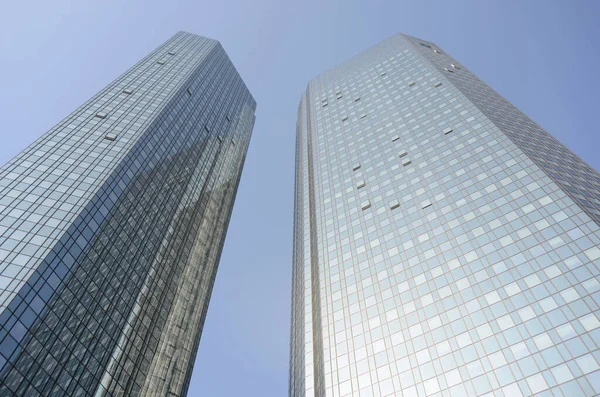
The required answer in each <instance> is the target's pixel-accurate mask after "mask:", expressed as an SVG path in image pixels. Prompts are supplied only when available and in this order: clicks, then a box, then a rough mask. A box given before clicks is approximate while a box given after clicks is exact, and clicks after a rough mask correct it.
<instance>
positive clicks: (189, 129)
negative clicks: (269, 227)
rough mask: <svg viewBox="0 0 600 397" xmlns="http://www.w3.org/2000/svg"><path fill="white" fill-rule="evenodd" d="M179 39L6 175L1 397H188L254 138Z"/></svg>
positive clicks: (206, 66) (234, 85) (218, 74)
mask: <svg viewBox="0 0 600 397" xmlns="http://www.w3.org/2000/svg"><path fill="white" fill-rule="evenodd" d="M255 108H256V103H255V101H254V99H253V98H252V96H251V95H250V93H249V91H248V89H247V88H246V86H245V84H244V82H243V81H242V79H241V78H240V76H239V74H238V73H237V71H236V69H235V67H234V66H233V64H232V63H231V61H230V60H229V58H228V56H227V54H226V53H225V51H224V50H223V47H222V46H221V44H220V43H219V42H218V41H215V40H211V39H208V38H205V37H200V36H196V35H193V34H189V33H185V32H179V33H177V34H175V35H174V36H173V37H172V38H170V39H169V40H167V41H166V42H165V43H164V44H162V45H161V46H159V47H158V48H157V49H156V50H154V51H152V52H151V53H150V54H149V55H148V56H146V57H145V58H143V59H142V60H141V61H140V62H138V63H137V64H136V65H135V66H133V67H132V68H131V69H129V70H128V71H127V72H125V73H124V74H123V75H122V76H120V77H119V78H117V79H116V80H115V81H113V82H112V83H110V84H109V85H108V86H107V87H106V88H104V89H103V90H102V91H100V92H99V93H98V94H96V95H95V96H94V97H92V98H91V99H90V100H88V101H87V102H86V103H84V104H83V105H82V106H81V107H79V108H78V109H77V110H75V111H74V112H73V113H71V114H70V115H69V116H68V117H66V118H65V119H64V120H63V121H61V122H60V123H59V124H58V125H56V126H55V127H54V128H52V129H51V130H50V131H48V132H47V133H45V134H44V135H43V136H42V137H41V138H39V139H38V140H37V141H36V142H34V143H33V144H31V145H30V146H29V147H28V148H27V149H25V150H24V151H23V152H22V153H20V154H19V155H17V156H16V157H15V158H14V159H12V160H11V161H10V162H9V163H7V164H6V165H5V166H3V167H2V168H1V169H0V259H1V261H2V264H1V265H0V396H36V395H44V396H67V395H68V396H182V395H185V394H186V392H187V388H188V385H189V381H190V375H191V371H192V366H193V364H194V358H195V355H196V351H197V348H198V343H199V340H200V334H201V331H202V326H203V323H204V318H205V315H206V310H207V306H208V302H209V298H210V294H211V290H212V286H213V282H214V279H215V274H216V271H217V266H218V262H219V257H220V254H221V249H222V246H223V242H224V239H225V233H226V230H227V225H228V223H229V218H230V215H231V210H232V206H233V202H234V199H235V195H236V190H237V186H238V183H239V179H240V175H241V171H242V166H243V163H244V160H245V156H246V151H247V148H248V144H249V140H250V135H251V132H252V128H253V125H254V119H255V117H254V111H255Z"/></svg>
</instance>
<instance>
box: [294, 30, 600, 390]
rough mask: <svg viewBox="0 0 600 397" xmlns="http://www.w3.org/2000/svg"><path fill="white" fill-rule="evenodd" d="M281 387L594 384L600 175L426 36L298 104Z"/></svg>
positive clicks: (369, 60)
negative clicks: (287, 339) (288, 319)
mask: <svg viewBox="0 0 600 397" xmlns="http://www.w3.org/2000/svg"><path fill="white" fill-rule="evenodd" d="M295 187H296V190H295V210H294V252H293V280H292V285H293V299H292V325H291V346H290V348H291V355H290V382H289V390H290V393H289V394H290V396H292V397H313V396H316V397H323V396H327V397H345V396H483V395H485V396H521V395H523V396H530V395H540V396H541V395H544V396H548V395H557V396H575V395H577V396H592V395H598V394H600V365H599V363H600V351H599V350H598V347H599V345H600V321H599V316H600V311H599V305H600V283H599V280H600V248H599V247H600V229H599V225H600V175H599V174H598V173H597V172H596V171H595V170H593V169H592V168H591V167H589V166H588V165H587V164H585V163H584V162H583V161H582V160H581V159H579V158H578V157H577V156H575V155H574V154H573V153H572V152H570V151H569V150H568V149H567V148H565V147H564V146H563V145H562V144H560V143H559V142H558V141H557V140H556V139H554V138H553V137H552V136H551V135H550V134H548V133H547V132H546V131H544V130H543V129H542V128H541V127H540V126H538V125H537V124H535V123H534V122H533V121H532V120H531V119H529V118H528V117H527V116H525V115H524V114H523V113H521V112H520V111H519V110H518V109H516V108H515V107H514V106H513V105H511V104H510V103H509V102H508V101H506V100H505V99H504V98H502V97H501V96H500V95H499V94H497V93H496V92H495V91H493V90H492V89H491V88H490V87H489V86H487V85H486V84H485V83H483V82H482V81H481V80H480V79H478V78H477V77H476V76H475V75H474V74H473V73H471V72H470V71H469V70H468V69H466V68H465V67H464V66H463V65H462V64H460V62H457V61H456V60H455V59H454V58H452V57H451V56H450V55H449V54H448V53H446V52H445V51H444V50H442V49H440V48H439V47H438V46H436V45H435V44H433V43H431V42H427V41H423V40H419V39H416V38H413V37H409V36H405V35H402V34H398V35H395V36H393V37H391V38H389V39H387V40H385V41H383V42H381V43H380V44H377V45H376V46H374V47H372V48H370V49H368V50H367V51H365V52H363V53H361V54H359V55H357V56H355V57H353V58H352V59H350V60H349V61H347V62H344V63H343V64H341V65H339V66H337V67H335V68H333V69H331V70H329V71H327V72H325V73H323V74H322V75H320V76H318V77H316V78H315V79H313V80H311V81H310V82H309V84H308V88H307V90H306V92H305V93H304V94H303V96H302V99H301V102H300V106H299V109H298V122H297V145H296V185H295Z"/></svg>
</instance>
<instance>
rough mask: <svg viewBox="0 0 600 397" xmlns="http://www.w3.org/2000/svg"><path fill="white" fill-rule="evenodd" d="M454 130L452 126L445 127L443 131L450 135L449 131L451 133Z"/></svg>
mask: <svg viewBox="0 0 600 397" xmlns="http://www.w3.org/2000/svg"><path fill="white" fill-rule="evenodd" d="M452 131H454V130H453V129H452V128H450V127H448V128H444V131H443V133H444V134H445V135H448V134H449V133H451V132H452Z"/></svg>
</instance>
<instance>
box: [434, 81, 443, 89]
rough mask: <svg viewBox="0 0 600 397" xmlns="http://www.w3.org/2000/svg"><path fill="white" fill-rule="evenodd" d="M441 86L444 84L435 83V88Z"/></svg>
mask: <svg viewBox="0 0 600 397" xmlns="http://www.w3.org/2000/svg"><path fill="white" fill-rule="evenodd" d="M441 85H442V83H440V82H439V81H438V82H437V83H435V84H434V85H433V86H434V87H435V88H438V87H439V86H441Z"/></svg>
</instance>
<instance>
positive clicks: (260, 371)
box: [0, 0, 600, 397]
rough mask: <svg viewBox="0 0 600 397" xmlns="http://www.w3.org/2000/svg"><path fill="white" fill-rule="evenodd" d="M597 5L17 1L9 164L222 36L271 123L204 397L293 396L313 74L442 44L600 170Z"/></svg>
mask: <svg viewBox="0 0 600 397" xmlns="http://www.w3.org/2000/svg"><path fill="white" fill-rule="evenodd" d="M599 17H600V2H597V1H562V2H559V1H527V2H524V1H508V0H504V1H501V2H487V1H464V2H463V1H458V0H455V1H440V2H434V1H413V2H410V3H408V2H405V1H399V0H396V1H382V0H370V1H362V2H360V1H353V0H345V1H340V0H334V1H323V0H321V1H315V0H306V1H303V2H291V1H268V0H254V1H248V0H245V1H242V0H239V1H226V0H223V1H213V2H207V1H197V0H196V1H184V0H172V1H152V0H147V1H128V2H119V1H106V0H105V1H64V0H54V1H51V2H49V1H48V2H47V1H40V0H38V1H37V2H6V3H5V4H3V5H2V13H1V15H0V72H1V73H0V87H1V90H0V125H1V130H0V137H2V144H1V145H0V163H2V164H3V163H5V162H6V161H8V160H9V159H10V158H11V157H13V156H14V155H16V154H17V153H18V152H19V151H21V150H22V149H23V148H25V147H26V146H27V145H28V144H29V143H31V142H32V141H33V140H35V139H36V138H37V137H39V136H40V135H41V134H42V133H44V132H45V131H47V130H48V129H49V128H50V127H52V126H53V125H54V124H55V123H57V122H58V121H59V120H61V119H62V118H63V117H65V116H66V115H67V114H69V113H70V112H71V111H72V110H74V109H75V108H76V107H77V106H78V105H80V104H81V103H82V102H83V101H85V100H86V99H88V98H89V97H90V96H92V95H93V94H95V93H96V92H97V91H98V90H100V89H101V88H102V87H104V86H105V85H106V84H107V83H109V82H110V81H112V80H113V79H114V78H116V77H117V76H118V75H119V74H121V73H122V72H124V71H125V70H126V69H127V68H129V67H130V66H131V65H133V64H134V63H135V62H136V61H137V60H139V59H140V58H142V57H143V56H144V55H146V54H147V53H148V52H149V51H151V50H152V49H153V48H154V47H156V46H157V45H158V44H160V43H161V42H163V41H164V40H166V39H167V38H168V37H170V36H171V35H172V34H173V33H175V32H176V31H178V30H186V31H189V32H193V33H197V34H201V35H204V36H208V37H211V38H215V39H218V40H220V41H221V43H222V44H223V46H224V47H225V49H226V51H227V52H228V54H229V56H230V57H231V59H232V60H233V62H234V64H235V65H236V67H237V69H238V71H239V72H240V74H241V75H242V77H243V78H244V80H245V81H246V84H247V85H248V87H249V88H250V90H251V92H252V93H253V95H254V97H255V98H256V100H257V103H258V110H257V122H256V126H255V129H254V136H253V138H252V143H251V145H250V150H249V153H248V158H247V161H246V166H245V169H244V173H243V177H242V182H241V185H240V189H239V191H238V196H237V200H236V204H235V208H234V212H233V217H232V220H231V223H230V227H229V232H228V235H227V240H226V243H225V248H224V252H223V256H222V258H221V264H220V268H219V274H218V276H217V281H216V284H215V289H214V291H213V297H212V301H211V304H210V309H209V312H208V317H207V320H206V324H205V327H204V334H203V336H202V341H201V343H200V349H199V352H198V357H197V361H196V366H195V369H194V374H193V377H192V383H191V386H190V393H189V395H190V396H211V397H220V396H238V395H244V396H261V397H270V396H284V395H286V394H287V366H288V354H289V348H288V333H289V307H290V281H291V280H290V278H291V249H292V210H293V175H294V141H295V123H296V111H297V107H298V102H299V99H300V95H301V94H302V92H303V91H304V89H305V88H306V84H307V82H308V80H309V79H311V78H312V77H314V76H316V75H318V74H320V73H322V72H323V71H325V70H327V69H329V68H331V67H333V66H335V65H336V64H338V63H340V62H342V61H344V60H346V59H348V58H350V57H351V56H353V55H354V54H356V53H358V52H360V51H362V50H364V49H366V48H368V47H369V46H371V45H373V44H376V43H377V42H379V41H381V40H383V39H385V38H386V37H388V36H391V35H392V34H394V33H396V32H403V33H407V34H410V35H413V36H417V37H421V38H423V39H427V40H430V41H433V42H435V43H437V44H438V45H440V46H441V47H442V48H443V49H445V50H446V51H447V52H448V53H450V54H452V55H453V56H454V57H455V58H456V59H457V60H459V61H460V62H461V63H463V64H464V65H465V66H467V67H468V68H469V69H470V70H471V71H473V72H474V73H475V74H477V75H478V76H479V77H480V78H482V79H483V80H484V81H485V82H487V83H488V84H489V85H491V86H492V87H493V88H495V89H496V90H497V91H498V92H500V94H502V95H503V96H505V97H506V98H507V99H508V100H509V101H511V102H512V103H514V104H515V105H516V106H517V107H519V108H520V109H521V110H522V111H524V112H525V113H526V114H527V115H529V116H530V117H531V118H533V120H534V121H536V122H537V123H539V124H540V125H541V126H542V127H544V128H545V129H547V130H548V131H549V132H550V133H551V134H553V135H554V136H555V137H557V138H558V139H559V140H560V141H561V142H563V143H564V144H566V145H567V147H569V148H570V149H572V150H573V151H574V152H575V153H576V154H577V155H579V156H580V157H581V158H583V159H584V160H585V161H587V162H588V163H589V164H590V165H592V166H593V167H594V168H596V169H600V156H598V154H597V151H598V148H599V147H600V134H598V121H597V120H598V117H597V114H598V111H599V108H600V106H599V105H600V101H599V100H598V93H599V91H600V83H599V80H598V78H597V76H598V68H599V65H600V45H599V42H598V41H599V38H600V24H598V23H597V21H598V18H599Z"/></svg>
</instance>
